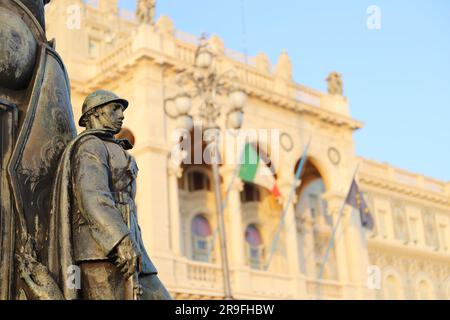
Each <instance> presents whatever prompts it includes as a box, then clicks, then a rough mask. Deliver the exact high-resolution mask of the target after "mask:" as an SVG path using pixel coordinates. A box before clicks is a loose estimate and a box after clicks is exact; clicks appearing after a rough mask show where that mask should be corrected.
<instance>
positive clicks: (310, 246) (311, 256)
mask: <svg viewBox="0 0 450 320" xmlns="http://www.w3.org/2000/svg"><path fill="white" fill-rule="evenodd" d="M301 221H302V226H301V229H300V230H301V233H302V238H303V252H304V256H303V257H302V259H303V261H304V270H305V275H306V277H308V278H311V279H314V278H316V276H317V273H316V262H315V252H314V230H313V224H314V220H313V218H312V217H311V214H310V212H309V210H308V211H307V212H306V214H305V215H304V216H303V217H302V220H301Z"/></svg>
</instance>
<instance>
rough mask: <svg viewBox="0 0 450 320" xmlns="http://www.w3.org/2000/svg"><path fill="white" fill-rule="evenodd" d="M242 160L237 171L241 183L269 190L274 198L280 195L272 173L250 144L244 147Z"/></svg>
mask: <svg viewBox="0 0 450 320" xmlns="http://www.w3.org/2000/svg"><path fill="white" fill-rule="evenodd" d="M243 160H244V163H243V164H241V168H240V171H239V177H240V178H241V179H242V181H245V182H250V183H254V184H257V185H260V186H262V187H264V188H266V189H268V190H270V192H272V194H273V195H274V196H275V197H279V196H280V195H281V194H280V190H279V189H278V187H277V183H276V181H275V177H274V175H273V173H272V171H271V170H270V169H269V167H268V166H267V165H266V164H265V163H264V161H262V159H261V158H260V157H259V154H258V152H257V151H256V150H255V148H254V147H253V146H252V145H251V144H246V145H245V149H244V159H243Z"/></svg>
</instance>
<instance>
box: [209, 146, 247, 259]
mask: <svg viewBox="0 0 450 320" xmlns="http://www.w3.org/2000/svg"><path fill="white" fill-rule="evenodd" d="M244 153H245V147H244V148H243V149H242V152H241V156H240V158H239V159H240V160H239V162H238V164H237V166H236V169H235V170H234V173H233V176H232V178H231V181H230V184H229V185H228V188H227V192H226V193H225V198H224V199H223V202H222V206H221V208H220V209H221V211H222V212H225V208H226V207H227V205H228V200H229V198H230V193H231V189H232V188H233V184H234V182H235V181H236V178H237V176H238V174H239V169H240V165H241V163H242V160H243V158H244ZM218 234H219V227H216V229H215V230H214V233H213V235H212V239H211V244H210V246H209V248H208V253H207V257H208V261H209V259H210V258H211V254H212V251H213V250H214V246H215V245H216V239H217V235H218Z"/></svg>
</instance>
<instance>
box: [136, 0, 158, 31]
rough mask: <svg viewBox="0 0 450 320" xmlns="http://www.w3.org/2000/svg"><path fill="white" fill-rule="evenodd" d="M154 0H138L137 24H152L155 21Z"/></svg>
mask: <svg viewBox="0 0 450 320" xmlns="http://www.w3.org/2000/svg"><path fill="white" fill-rule="evenodd" d="M155 7H156V0H138V3H137V8H136V18H137V21H138V23H139V24H148V25H153V24H154V23H155V21H154V19H155Z"/></svg>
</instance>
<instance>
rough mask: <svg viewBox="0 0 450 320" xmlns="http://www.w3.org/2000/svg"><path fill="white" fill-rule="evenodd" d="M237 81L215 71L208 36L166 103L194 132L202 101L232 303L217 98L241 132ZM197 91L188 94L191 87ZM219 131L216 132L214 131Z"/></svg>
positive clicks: (227, 288)
mask: <svg viewBox="0 0 450 320" xmlns="http://www.w3.org/2000/svg"><path fill="white" fill-rule="evenodd" d="M236 80H237V77H236V76H235V75H234V73H233V72H232V71H228V72H225V73H222V74H219V73H218V72H217V70H216V68H215V57H214V54H213V52H212V51H211V50H210V48H209V43H208V41H207V39H206V37H205V36H202V37H201V38H200V42H199V46H198V48H197V51H196V53H195V62H194V66H193V69H192V71H183V72H181V73H179V74H178V75H177V77H176V83H177V84H178V86H179V87H180V89H181V90H180V91H181V92H180V93H179V94H177V95H176V96H175V97H172V98H169V99H167V100H166V101H165V105H164V108H165V113H166V115H167V116H169V117H170V118H172V119H175V120H176V123H177V128H178V129H186V130H189V131H190V130H191V129H192V128H193V123H194V122H193V116H191V115H190V110H191V108H192V101H193V100H194V99H195V100H197V101H199V103H200V105H199V116H200V118H201V119H202V126H203V127H204V129H206V131H205V140H206V141H208V142H209V145H208V149H209V151H210V157H211V159H210V161H211V166H212V172H213V180H214V194H215V202H216V213H217V221H218V231H219V237H220V254H221V262H222V268H223V283H224V294H225V299H232V298H233V296H232V292H231V284H230V273H229V264H228V253H227V247H226V232H225V220H224V213H223V210H222V192H221V187H220V175H219V161H220V150H219V145H218V144H217V142H218V136H217V135H218V129H220V126H219V125H218V124H217V120H218V119H219V117H220V114H221V110H222V106H221V105H220V104H219V103H218V101H217V97H218V96H222V95H228V98H229V102H230V108H229V110H228V113H227V127H228V128H230V129H234V130H239V129H240V128H241V127H242V123H243V114H244V112H243V108H244V105H245V103H246V100H247V95H246V93H245V92H244V91H243V90H241V89H240V88H239V87H238V86H237V85H236ZM189 85H190V86H191V88H192V87H193V88H194V89H193V90H187V89H185V88H187V87H188V86H189ZM169 101H171V102H173V103H174V106H175V108H174V110H169V109H168V108H167V102H169ZM210 129H215V130H210Z"/></svg>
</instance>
